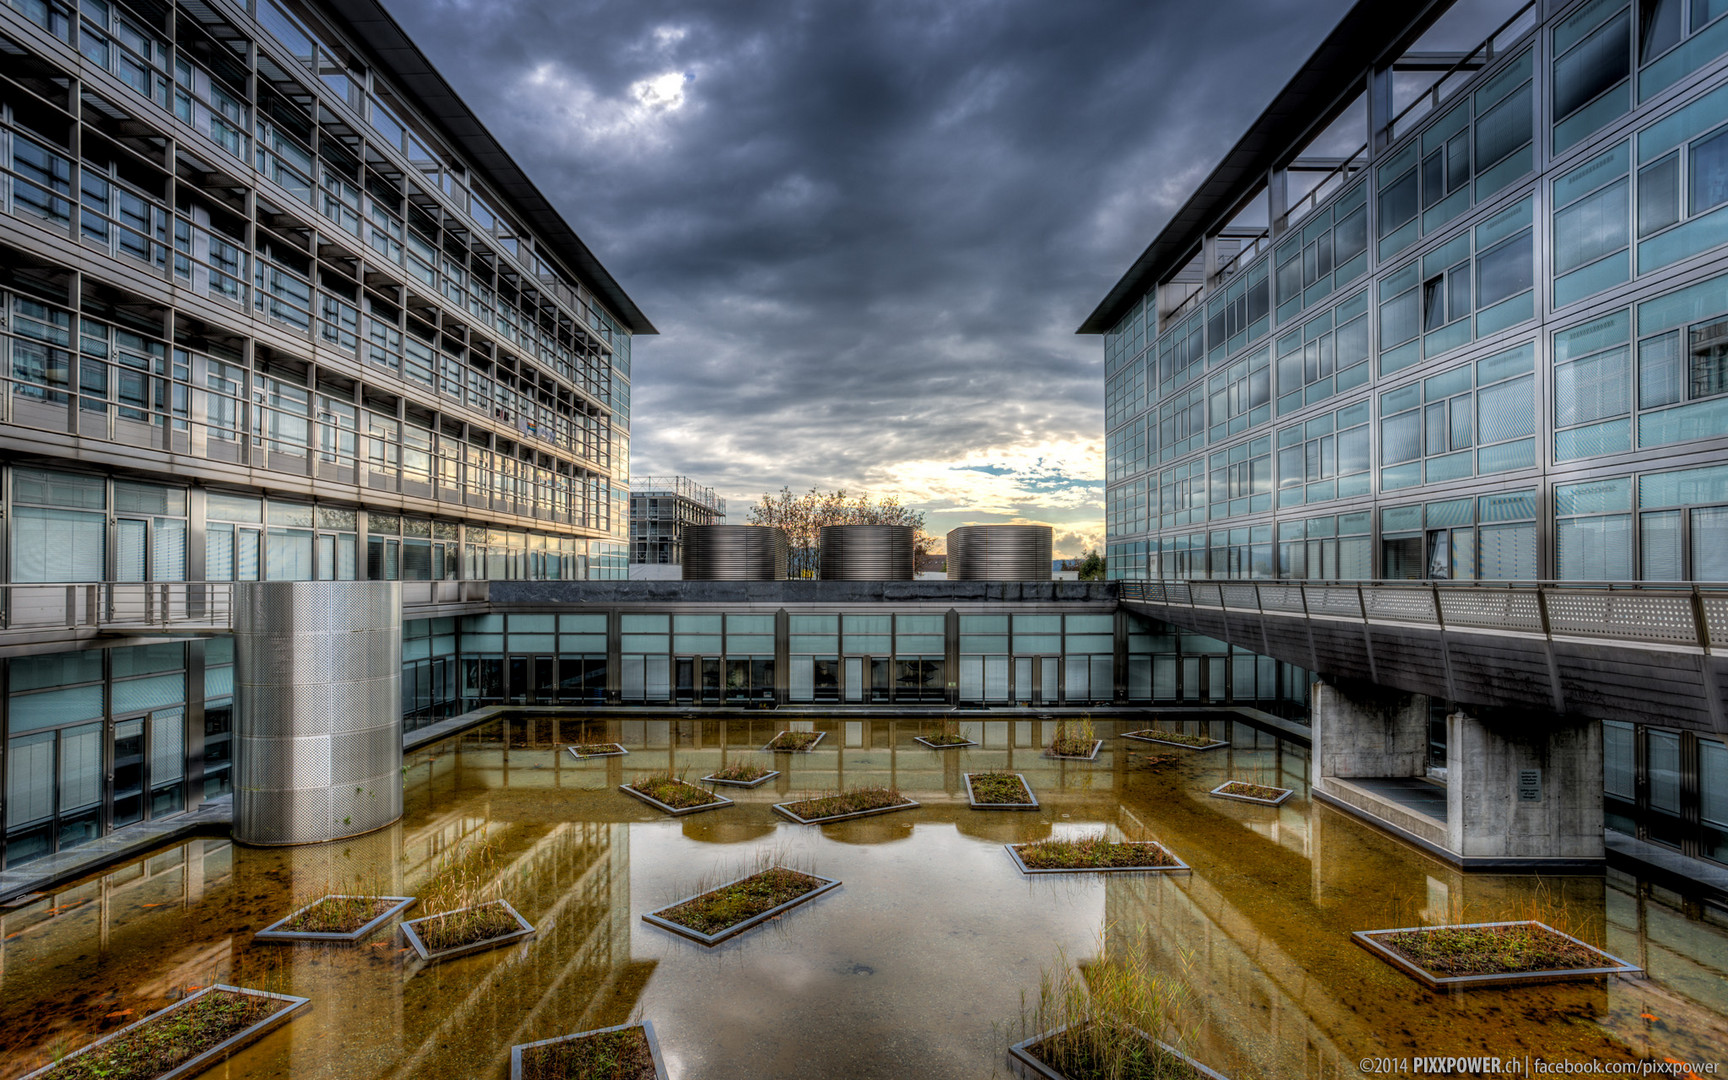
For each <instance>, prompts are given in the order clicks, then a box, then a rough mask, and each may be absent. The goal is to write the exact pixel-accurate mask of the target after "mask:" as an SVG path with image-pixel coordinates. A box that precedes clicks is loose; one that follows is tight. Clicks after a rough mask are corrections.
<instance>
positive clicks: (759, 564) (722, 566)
mask: <svg viewBox="0 0 1728 1080" xmlns="http://www.w3.org/2000/svg"><path fill="white" fill-rule="evenodd" d="M786 563H787V551H786V534H785V533H783V532H781V531H780V530H779V529H776V528H772V527H770V526H767V525H686V526H685V527H684V580H685V581H784V580H785V579H786Z"/></svg>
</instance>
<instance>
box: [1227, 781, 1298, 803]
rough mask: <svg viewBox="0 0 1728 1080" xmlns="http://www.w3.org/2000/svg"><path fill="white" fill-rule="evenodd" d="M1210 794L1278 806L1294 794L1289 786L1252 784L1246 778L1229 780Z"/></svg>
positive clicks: (1239, 800) (1238, 800)
mask: <svg viewBox="0 0 1728 1080" xmlns="http://www.w3.org/2000/svg"><path fill="white" fill-rule="evenodd" d="M1208 794H1211V795H1215V796H1217V797H1218V798H1220V799H1234V800H1235V801H1237V802H1251V803H1258V804H1259V805H1261V806H1278V805H1280V804H1282V803H1283V802H1284V801H1285V800H1286V799H1288V798H1290V796H1291V795H1293V794H1294V792H1292V791H1291V790H1290V789H1289V788H1281V787H1269V786H1268V785H1266V784H1250V783H1249V782H1248V781H1246V780H1228V781H1225V782H1224V783H1222V784H1219V785H1218V786H1217V787H1215V788H1213V789H1212V790H1211V791H1210V792H1209V793H1208Z"/></svg>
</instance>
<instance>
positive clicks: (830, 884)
mask: <svg viewBox="0 0 1728 1080" xmlns="http://www.w3.org/2000/svg"><path fill="white" fill-rule="evenodd" d="M799 873H804V872H803V871H799ZM755 876H756V875H755V874H746V875H744V876H743V877H741V878H738V879H736V880H733V881H728V882H727V883H726V884H725V885H716V886H715V887H714V888H712V889H707V890H704V891H703V892H699V893H696V894H694V895H692V896H686V897H685V898H684V899H682V900H674V901H673V902H672V903H670V904H667V905H666V906H665V907H663V908H656V909H655V910H653V911H650V912H648V913H647V914H645V915H643V916H642V921H643V922H645V923H648V924H649V925H650V926H658V927H659V928H660V929H662V930H670V931H671V932H672V933H674V934H677V935H678V936H679V937H686V938H689V939H690V940H691V941H694V942H698V943H699V944H702V945H706V946H708V947H709V948H713V947H714V946H715V945H718V944H720V943H721V942H722V941H726V940H728V939H730V938H735V937H737V936H738V935H739V934H742V933H743V932H744V931H746V930H749V929H751V928H752V927H755V926H760V925H761V924H762V923H765V922H767V921H768V920H769V919H772V918H774V917H775V916H777V915H780V914H783V913H784V912H787V911H790V910H792V909H793V908H795V907H797V906H798V905H800V904H805V903H808V902H810V901H811V900H814V899H816V898H817V897H818V896H821V895H822V894H823V893H826V892H832V891H833V890H835V889H838V888H839V887H840V881H839V879H838V878H828V877H823V876H822V875H821V874H806V875H805V876H806V877H813V878H815V879H816V880H817V881H820V882H822V884H820V885H818V886H816V887H815V888H814V889H811V890H810V891H809V892H807V893H804V894H803V895H801V896H795V897H793V898H792V899H790V900H788V901H786V902H785V903H784V904H778V905H776V906H774V907H771V908H769V909H768V910H767V911H764V912H762V913H761V914H760V915H752V916H751V917H750V918H748V919H745V920H744V921H743V922H739V923H733V924H732V925H731V926H728V927H727V928H726V929H724V930H721V931H720V932H718V933H715V934H704V933H702V932H701V931H699V930H692V929H690V928H689V927H688V926H681V925H679V924H678V923H675V922H673V921H672V920H671V919H666V918H662V917H661V915H660V912H662V911H668V910H670V909H672V908H675V907H677V906H678V905H679V904H688V903H689V902H690V901H692V900H694V899H696V897H698V896H706V895H707V894H708V893H711V892H715V891H718V890H719V889H724V888H726V887H727V886H730V885H736V884H738V882H740V881H748V880H749V879H750V878H752V877H755Z"/></svg>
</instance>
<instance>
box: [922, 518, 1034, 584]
mask: <svg viewBox="0 0 1728 1080" xmlns="http://www.w3.org/2000/svg"><path fill="white" fill-rule="evenodd" d="M1052 546H1053V545H1052V543H1051V530H1050V526H1048V525H962V526H961V527H960V528H958V529H950V530H949V531H948V580H950V581H1049V580H1050V574H1051V570H1050V561H1051V559H1050V552H1051V548H1052Z"/></svg>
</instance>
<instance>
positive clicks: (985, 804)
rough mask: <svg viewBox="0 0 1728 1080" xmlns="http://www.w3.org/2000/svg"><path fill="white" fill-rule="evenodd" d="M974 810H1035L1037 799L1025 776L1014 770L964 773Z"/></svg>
mask: <svg viewBox="0 0 1728 1080" xmlns="http://www.w3.org/2000/svg"><path fill="white" fill-rule="evenodd" d="M962 775H963V776H964V777H965V780H966V791H967V794H968V796H969V797H970V801H971V803H972V809H974V810H1036V809H1038V799H1037V797H1036V796H1034V795H1033V794H1032V786H1031V785H1030V784H1028V783H1027V782H1026V778H1025V777H1024V776H1022V775H1021V774H1019V773H1015V772H992V773H964V774H962Z"/></svg>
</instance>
